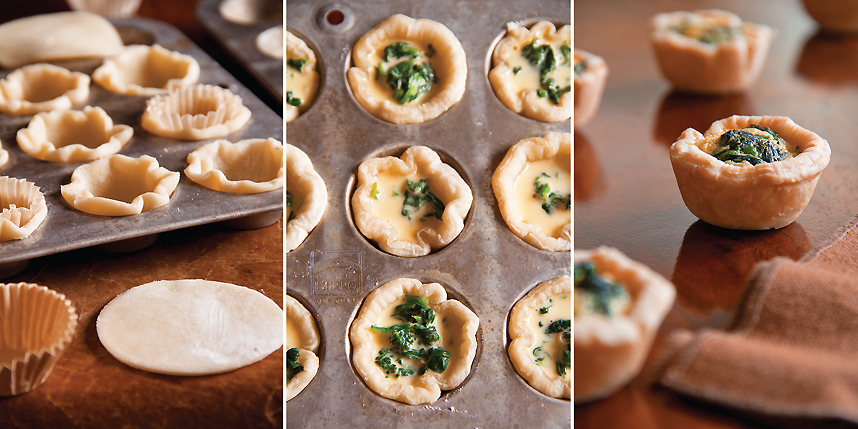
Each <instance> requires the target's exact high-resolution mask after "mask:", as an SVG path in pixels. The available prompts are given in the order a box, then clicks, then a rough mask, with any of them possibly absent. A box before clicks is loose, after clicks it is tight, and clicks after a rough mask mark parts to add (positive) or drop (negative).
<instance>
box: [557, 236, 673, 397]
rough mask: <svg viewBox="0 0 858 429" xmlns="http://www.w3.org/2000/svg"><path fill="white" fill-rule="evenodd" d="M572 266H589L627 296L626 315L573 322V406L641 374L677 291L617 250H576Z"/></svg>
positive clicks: (589, 317)
mask: <svg viewBox="0 0 858 429" xmlns="http://www.w3.org/2000/svg"><path fill="white" fill-rule="evenodd" d="M574 260H575V263H576V264H577V263H582V262H587V261H589V262H592V263H593V265H594V266H595V268H596V272H597V273H599V274H601V275H605V274H607V275H609V276H610V277H611V278H612V279H613V280H614V281H615V282H616V283H618V284H620V285H621V286H623V287H624V288H625V289H626V291H627V292H628V293H629V295H630V297H631V300H632V304H631V308H630V309H629V310H628V311H627V312H626V313H625V314H617V315H613V316H605V315H602V314H598V313H596V314H586V315H581V316H577V317H575V321H574V323H573V329H574V338H575V340H574V341H575V350H574V354H573V356H574V366H575V396H574V397H575V402H576V403H578V402H586V401H591V400H594V399H599V398H603V397H605V396H608V395H610V394H611V393H613V392H615V391H616V390H618V389H620V388H621V387H622V386H624V385H625V384H626V383H628V382H629V381H631V379H632V378H634V377H635V376H636V375H637V374H638V373H639V372H640V370H641V367H642V366H643V363H644V360H645V359H646V356H647V353H648V352H649V349H650V347H651V345H652V340H653V338H654V337H655V334H656V332H657V331H658V327H659V325H661V322H662V321H663V320H664V317H665V316H666V315H667V313H668V312H669V311H670V309H671V307H672V306H673V301H674V298H675V297H676V289H675V288H674V286H673V284H671V283H670V282H669V281H667V280H665V279H664V277H662V276H660V275H658V274H657V273H655V272H654V271H652V270H650V269H649V268H648V267H646V266H645V265H643V264H641V263H639V262H635V261H632V260H631V259H629V258H628V257H626V256H625V255H623V254H622V253H620V252H619V251H618V250H616V249H612V248H608V247H600V248H598V249H595V250H590V251H580V250H576V251H575V256H574Z"/></svg>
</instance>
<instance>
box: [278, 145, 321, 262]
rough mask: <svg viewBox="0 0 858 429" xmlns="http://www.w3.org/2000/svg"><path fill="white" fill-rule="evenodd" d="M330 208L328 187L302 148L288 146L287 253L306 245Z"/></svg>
mask: <svg viewBox="0 0 858 429" xmlns="http://www.w3.org/2000/svg"><path fill="white" fill-rule="evenodd" d="M327 206H328V188H327V187H326V186H325V181H324V180H322V176H320V175H319V173H317V172H316V169H315V168H313V163H312V162H311V161H310V157H308V156H307V154H305V153H304V151H302V150H301V149H298V148H297V147H295V146H292V145H290V144H288V143H287V144H286V213H285V214H284V216H285V217H286V252H289V251H290V250H292V249H295V248H296V247H298V245H300V244H301V243H303V242H304V239H305V238H307V236H308V235H309V234H310V231H312V230H313V228H315V227H316V225H318V224H319V222H320V221H321V220H322V216H323V215H324V214H325V207H327Z"/></svg>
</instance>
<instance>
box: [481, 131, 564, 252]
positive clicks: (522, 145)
mask: <svg viewBox="0 0 858 429" xmlns="http://www.w3.org/2000/svg"><path fill="white" fill-rule="evenodd" d="M555 156H568V157H570V159H571V157H572V136H571V135H569V134H568V133H549V134H547V135H546V136H545V137H542V138H540V137H531V138H527V139H524V140H521V141H519V142H518V143H516V144H515V145H513V147H512V148H510V150H509V151H508V152H507V153H506V156H504V158H503V160H502V161H501V163H500V165H499V166H498V168H497V170H495V172H494V174H493V175H492V189H493V190H494V193H495V198H497V200H498V206H499V208H500V212H501V215H502V216H503V220H504V221H506V224H507V226H509V229H511V230H512V232H514V233H515V235H517V236H519V237H520V238H521V239H522V240H524V241H525V242H526V243H527V244H530V245H531V246H533V247H536V248H537V249H542V250H548V251H551V252H568V251H569V250H572V220H571V215H572V212H571V210H570V211H569V215H570V220H569V224H568V225H566V226H564V227H563V231H562V232H561V234H560V237H558V238H554V237H550V236H549V235H548V234H546V233H545V232H544V231H543V230H542V228H540V227H539V226H537V225H531V224H528V223H525V222H524V221H523V220H522V216H521V209H520V207H519V205H518V199H517V198H516V192H515V185H516V182H517V181H518V176H519V175H520V174H521V173H522V172H523V171H524V169H525V168H527V163H528V162H532V161H539V160H541V159H550V158H553V157H555Z"/></svg>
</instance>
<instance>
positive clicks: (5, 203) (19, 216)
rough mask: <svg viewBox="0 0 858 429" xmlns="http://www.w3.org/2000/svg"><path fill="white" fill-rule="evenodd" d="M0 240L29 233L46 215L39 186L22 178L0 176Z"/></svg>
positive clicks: (11, 238) (21, 236)
mask: <svg viewBox="0 0 858 429" xmlns="http://www.w3.org/2000/svg"><path fill="white" fill-rule="evenodd" d="M0 210H2V211H0V242H3V241H9V240H20V239H22V238H25V237H27V236H28V235H30V234H31V233H32V232H33V231H34V230H35V229H36V228H37V227H38V226H39V225H41V224H42V221H44V220H45V217H46V216H47V215H48V205H47V203H46V202H45V196H44V194H42V192H41V191H40V190H39V187H38V186H36V185H34V184H32V183H30V182H28V181H26V180H24V179H15V178H12V177H6V176H2V177H0Z"/></svg>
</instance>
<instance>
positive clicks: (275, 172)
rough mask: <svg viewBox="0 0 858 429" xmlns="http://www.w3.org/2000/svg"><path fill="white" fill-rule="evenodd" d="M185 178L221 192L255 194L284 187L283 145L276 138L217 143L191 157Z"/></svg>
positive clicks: (198, 150) (190, 155) (205, 147)
mask: <svg viewBox="0 0 858 429" xmlns="http://www.w3.org/2000/svg"><path fill="white" fill-rule="evenodd" d="M185 175H187V176H188V178H189V179H191V180H193V181H194V182H197V183H199V184H201V185H203V186H205V187H207V188H210V189H214V190H216V191H221V192H231V193H237V194H252V193H258V192H268V191H273V190H275V189H280V188H282V187H283V145H282V144H281V143H280V142H279V141H277V140H274V139H272V138H268V139H249V140H242V141H240V142H238V143H230V142H228V141H226V140H217V141H213V142H211V143H208V144H206V145H203V146H202V147H200V148H199V149H197V150H195V151H193V152H191V153H190V154H189V155H188V167H187V168H185Z"/></svg>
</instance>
